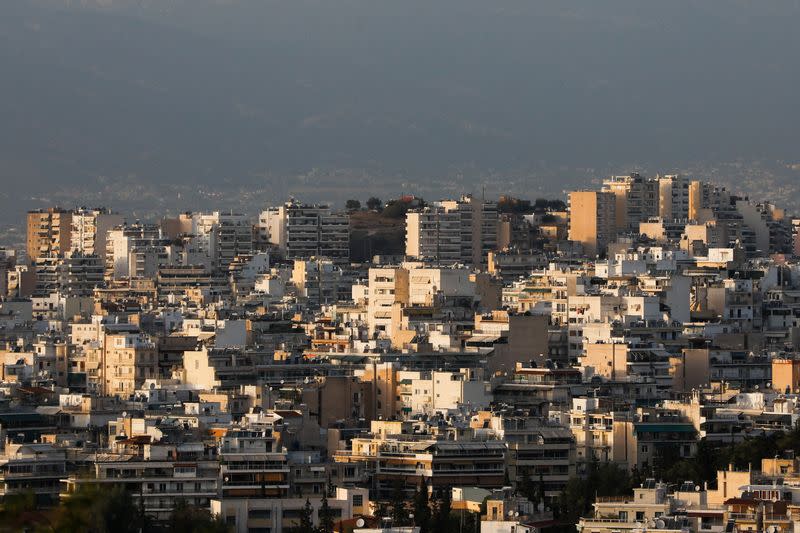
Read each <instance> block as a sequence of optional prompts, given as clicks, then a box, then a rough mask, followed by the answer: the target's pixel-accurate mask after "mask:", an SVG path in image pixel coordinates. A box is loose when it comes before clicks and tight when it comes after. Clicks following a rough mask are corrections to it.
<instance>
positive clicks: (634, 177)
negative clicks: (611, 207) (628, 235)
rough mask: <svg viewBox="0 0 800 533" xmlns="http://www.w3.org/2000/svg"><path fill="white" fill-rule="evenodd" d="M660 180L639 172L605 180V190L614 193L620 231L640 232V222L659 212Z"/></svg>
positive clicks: (616, 216) (655, 215)
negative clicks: (646, 176)
mask: <svg viewBox="0 0 800 533" xmlns="http://www.w3.org/2000/svg"><path fill="white" fill-rule="evenodd" d="M658 185H659V184H658V182H657V181H655V180H652V179H648V178H644V177H642V176H640V175H639V174H631V175H629V176H611V177H609V178H607V179H605V180H603V191H604V192H610V193H613V194H614V197H615V200H616V213H615V226H616V229H617V230H618V231H634V232H638V230H639V223H640V222H644V221H646V220H648V219H649V218H651V217H657V216H658V213H659V202H658V199H659V187H658Z"/></svg>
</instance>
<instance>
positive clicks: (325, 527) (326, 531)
mask: <svg viewBox="0 0 800 533" xmlns="http://www.w3.org/2000/svg"><path fill="white" fill-rule="evenodd" d="M317 531H319V533H333V511H332V510H331V507H330V505H328V494H327V492H323V493H322V503H321V504H320V506H319V529H318V530H317Z"/></svg>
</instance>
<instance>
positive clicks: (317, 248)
mask: <svg viewBox="0 0 800 533" xmlns="http://www.w3.org/2000/svg"><path fill="white" fill-rule="evenodd" d="M258 236H259V240H260V241H261V242H266V243H268V244H270V245H272V246H275V247H276V248H277V249H278V250H279V251H280V252H281V254H282V255H283V256H284V257H285V258H286V259H310V258H311V257H326V258H329V259H332V260H335V261H346V260H347V259H348V258H349V257H350V217H349V215H347V214H345V213H336V212H334V211H333V210H332V209H331V208H330V207H328V206H325V205H309V204H302V203H300V202H297V201H295V200H291V201H289V202H286V203H285V204H284V205H282V206H280V207H273V208H270V209H268V210H266V211H262V213H261V215H260V216H259V219H258Z"/></svg>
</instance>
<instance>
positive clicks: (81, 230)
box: [70, 208, 125, 260]
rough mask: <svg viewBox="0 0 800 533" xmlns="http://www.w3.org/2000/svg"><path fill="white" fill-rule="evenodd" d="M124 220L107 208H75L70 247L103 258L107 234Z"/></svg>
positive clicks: (74, 250)
mask: <svg viewBox="0 0 800 533" xmlns="http://www.w3.org/2000/svg"><path fill="white" fill-rule="evenodd" d="M124 222H125V219H124V218H123V217H122V215H118V214H116V213H112V212H111V211H110V210H109V209H105V208H99V209H87V208H80V209H76V210H75V211H74V212H73V213H72V225H71V237H70V249H71V250H72V252H78V253H80V254H83V255H96V256H98V257H100V258H101V259H103V260H105V254H106V249H107V247H106V241H107V234H108V232H109V231H110V230H112V229H114V228H116V227H117V226H121V225H122V224H123V223H124Z"/></svg>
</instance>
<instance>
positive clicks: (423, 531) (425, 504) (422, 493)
mask: <svg viewBox="0 0 800 533" xmlns="http://www.w3.org/2000/svg"><path fill="white" fill-rule="evenodd" d="M414 525H416V526H417V527H418V528H419V533H429V532H430V528H431V507H430V501H429V499H428V484H427V483H426V482H425V478H423V479H422V482H421V483H420V484H419V488H418V490H417V493H416V495H415V496H414Z"/></svg>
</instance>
